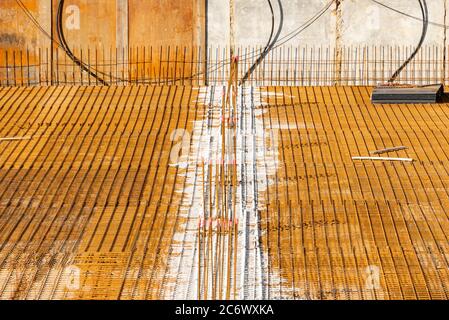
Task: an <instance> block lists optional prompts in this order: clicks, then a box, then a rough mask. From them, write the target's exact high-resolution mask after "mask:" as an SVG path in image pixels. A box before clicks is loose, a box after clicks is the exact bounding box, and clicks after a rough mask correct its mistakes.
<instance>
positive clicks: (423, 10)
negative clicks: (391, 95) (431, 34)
mask: <svg viewBox="0 0 449 320" xmlns="http://www.w3.org/2000/svg"><path fill="white" fill-rule="evenodd" d="M418 2H419V6H420V7H421V13H422V16H423V19H422V22H423V27H422V32H421V38H420V39H419V43H418V45H417V46H416V49H415V50H414V51H413V52H412V54H411V55H410V57H408V59H407V60H405V62H404V63H403V64H402V65H401V66H400V67H399V68H398V69H397V70H396V71H395V73H394V74H393V75H392V76H391V78H390V80H388V83H393V82H394V81H395V80H396V78H397V77H398V76H399V74H400V73H401V72H402V70H404V68H405V67H406V66H407V65H408V64H409V63H410V61H412V60H413V58H414V57H415V56H416V54H417V53H418V51H419V50H420V49H421V47H422V45H423V43H424V40H425V39H426V35H427V29H428V27H429V11H428V8H427V3H426V0H418Z"/></svg>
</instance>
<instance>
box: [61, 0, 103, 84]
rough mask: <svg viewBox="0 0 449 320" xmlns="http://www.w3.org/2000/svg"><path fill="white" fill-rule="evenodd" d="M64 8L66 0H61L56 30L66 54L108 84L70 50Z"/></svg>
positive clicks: (101, 81)
mask: <svg viewBox="0 0 449 320" xmlns="http://www.w3.org/2000/svg"><path fill="white" fill-rule="evenodd" d="M63 9H64V0H59V4H58V11H57V14H56V20H57V23H56V31H57V33H58V38H59V40H60V41H61V45H62V48H63V49H64V51H65V52H66V54H67V55H68V56H69V58H70V59H71V60H72V61H73V62H74V63H75V64H76V65H77V66H79V67H81V68H82V69H83V70H84V71H86V72H87V73H88V74H89V75H91V76H92V77H94V78H95V79H97V80H98V81H100V83H101V84H102V85H105V86H108V85H109V84H108V83H107V82H106V81H104V80H103V79H102V78H100V77H99V76H98V75H97V74H96V73H94V72H93V71H92V70H91V69H90V67H88V66H86V64H85V63H83V62H81V61H80V60H79V59H78V58H77V57H76V56H75V55H74V54H73V52H72V50H70V47H69V46H68V44H67V40H66V39H65V35H64V29H63V27H62V11H63Z"/></svg>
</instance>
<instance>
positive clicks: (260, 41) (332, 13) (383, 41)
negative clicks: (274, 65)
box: [208, 0, 448, 46]
mask: <svg viewBox="0 0 449 320" xmlns="http://www.w3.org/2000/svg"><path fill="white" fill-rule="evenodd" d="M235 1H236V10H235V11H236V12H235V15H236V17H235V20H236V26H235V28H236V45H240V46H254V45H258V46H263V45H265V43H266V42H267V40H268V37H269V34H270V28H271V13H270V9H269V6H268V3H267V1H266V0H235ZM379 1H380V2H382V3H385V4H387V5H388V6H391V7H393V8H395V9H398V10H400V11H403V12H404V13H406V14H410V15H412V16H416V17H419V18H420V17H421V10H420V7H419V4H418V1H416V0H379ZM338 2H339V4H336V3H333V4H332V6H331V8H330V10H328V12H326V13H325V14H324V15H323V16H322V17H321V18H320V19H319V20H317V21H316V22H315V23H314V24H313V25H312V26H310V27H309V28H308V29H307V30H305V31H304V32H302V33H301V34H300V35H299V36H297V37H295V38H294V39H293V40H291V41H289V42H288V43H287V45H292V46H298V45H308V46H320V45H323V46H324V45H326V46H328V45H329V46H334V45H339V46H340V45H341V46H350V45H360V44H373V45H414V44H416V43H417V41H418V40H419V36H420V34H421V27H422V23H421V22H420V21H417V20H415V19H413V18H410V17H406V16H404V15H401V14H399V13H396V12H394V11H392V10H389V9H387V8H385V7H382V6H380V5H379V4H376V3H374V2H373V1H372V0H339V1H338ZM427 2H428V5H429V16H430V20H431V21H432V22H435V23H438V24H444V23H445V12H447V3H445V2H448V0H428V1H427ZM272 3H273V6H274V7H275V10H276V27H277V25H278V23H279V16H280V14H279V9H278V5H277V0H272ZM328 3H329V0H282V5H283V8H284V23H283V32H282V35H281V37H283V36H285V35H287V34H289V33H290V32H292V31H293V30H295V29H296V28H298V27H299V26H301V25H302V24H304V23H305V22H306V21H307V20H309V19H310V18H311V17H313V16H314V15H315V13H317V12H319V10H320V9H322V8H324V7H325V6H326V4H328ZM208 18H209V25H208V42H209V45H211V46H217V45H221V46H222V45H226V44H228V41H229V40H228V39H229V26H228V24H229V0H209V12H208ZM444 34H445V32H444V28H443V27H441V26H435V25H430V27H429V31H428V36H427V39H426V44H430V45H443V44H445V35H444Z"/></svg>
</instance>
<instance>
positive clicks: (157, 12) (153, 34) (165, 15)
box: [129, 0, 204, 46]
mask: <svg viewBox="0 0 449 320" xmlns="http://www.w3.org/2000/svg"><path fill="white" fill-rule="evenodd" d="M203 3H204V0H152V1H148V0H129V21H130V23H129V44H130V45H131V46H137V45H139V46H142V45H146V46H149V45H152V46H161V45H162V46H166V45H172V46H176V45H178V46H192V45H193V46H196V45H201V44H203V43H202V41H203V40H202V37H201V33H204V25H203V23H204V22H202V20H203V18H204V13H201V12H200V10H203V8H204V4H203ZM201 27H203V28H201ZM199 29H200V30H202V31H200V32H198V30H199Z"/></svg>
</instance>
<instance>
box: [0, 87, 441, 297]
mask: <svg viewBox="0 0 449 320" xmlns="http://www.w3.org/2000/svg"><path fill="white" fill-rule="evenodd" d="M213 90H214V88H213V87H210V88H207V87H201V88H196V87H188V86H123V87H121V86H111V87H71V86H67V87H51V86H50V87H25V88H19V87H6V88H0V298H1V299H169V298H189V299H196V298H198V297H201V296H200V295H199V293H198V291H201V289H200V288H199V285H198V281H199V279H200V278H201V277H202V276H201V270H199V269H201V268H202V265H201V263H199V262H198V258H197V254H196V241H197V239H196V238H195V235H196V234H197V229H198V228H199V226H200V223H199V215H198V212H196V211H197V210H198V209H197V207H196V204H194V202H195V197H197V194H195V192H196V191H195V190H196V189H195V188H196V184H201V178H200V177H199V176H200V175H201V170H198V171H195V172H198V180H197V179H196V178H195V179H194V181H197V182H192V181H191V180H192V179H190V178H189V174H188V173H186V171H188V170H189V169H186V168H185V167H183V166H180V165H173V164H172V163H171V161H170V157H171V152H172V151H173V148H174V147H175V146H176V145H177V139H174V135H173V131H174V130H177V129H178V130H179V129H184V130H185V131H186V132H194V131H195V126H197V125H198V123H201V122H204V121H206V120H205V119H206V118H207V108H208V106H209V105H210V103H208V102H207V101H206V100H207V98H205V97H209V96H210V94H211V93H212V91H213ZM371 90H372V88H369V87H261V88H257V90H256V89H255V90H251V93H250V95H251V99H252V100H254V101H256V102H253V106H254V109H255V110H258V111H260V112H259V113H256V117H257V118H258V119H257V121H258V123H259V124H260V125H261V126H262V127H263V129H264V130H267V129H273V130H277V132H278V134H277V137H278V140H277V143H276V144H275V148H276V150H275V153H276V158H277V159H276V161H275V170H274V171H272V170H268V169H267V170H265V171H263V172H264V175H263V176H262V175H260V174H259V175H258V176H257V179H256V180H255V181H253V182H252V183H254V184H259V185H260V186H265V187H259V188H258V189H257V190H258V193H259V194H260V195H259V196H260V199H259V200H260V201H259V203H258V206H257V208H256V209H257V215H258V220H257V225H258V226H257V228H258V230H259V231H260V234H259V236H258V237H257V238H255V239H254V241H255V242H256V245H258V246H259V247H260V250H261V252H262V258H261V260H262V261H261V263H262V265H263V266H262V267H261V268H260V272H261V275H260V279H261V280H260V279H259V278H257V279H259V280H260V282H261V284H260V286H261V287H262V289H261V290H260V291H258V290H259V289H257V288H252V287H251V286H252V283H253V282H252V281H242V280H238V281H237V280H235V283H236V285H237V286H238V288H237V287H236V288H233V290H232V292H233V294H232V295H231V298H239V297H240V298H242V297H243V298H268V299H447V298H448V297H449V242H448V236H449V215H448V214H449V211H448V209H447V208H449V129H448V123H449V104H447V103H441V104H431V105H372V104H371V102H370V92H371ZM208 101H209V100H208ZM175 138H176V137H175ZM394 146H407V147H408V149H407V150H404V151H399V152H397V153H393V154H389V155H388V156H394V157H401V158H412V159H414V162H402V161H395V162H391V161H354V160H352V157H353V156H370V151H373V150H376V149H382V148H385V147H394ZM256 160H257V166H258V167H263V166H264V162H265V161H266V159H264V157H258V158H257V159H256ZM270 161H271V160H270ZM265 165H266V163H265ZM187 166H191V167H193V166H195V167H198V163H195V161H192V162H189V163H188V164H187ZM189 172H191V171H189ZM203 180H204V179H203ZM260 180H262V181H260ZM186 235H189V236H186ZM238 236H239V237H240V236H242V235H241V234H240V233H239V235H238ZM245 248H247V247H245ZM247 249H248V248H247ZM236 250H237V249H236ZM249 259H250V260H251V259H253V257H252V256H251V255H249ZM254 259H256V258H255V257H254ZM248 263H251V262H250V261H249V262H248ZM254 264H256V262H255V263H254ZM203 267H204V266H203ZM239 270H240V269H239ZM241 270H244V269H241ZM239 272H240V271H238V270H237V274H234V277H235V278H236V279H244V277H243V278H242V275H241V274H239ZM242 272H244V271H242ZM198 274H199V276H198ZM257 279H256V280H257ZM255 282H257V281H255ZM255 282H254V283H255ZM245 285H246V286H249V287H245ZM220 294H221V293H220ZM202 297H204V293H203V295H202ZM218 297H221V295H218V296H216V298H218ZM208 298H210V297H208Z"/></svg>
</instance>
